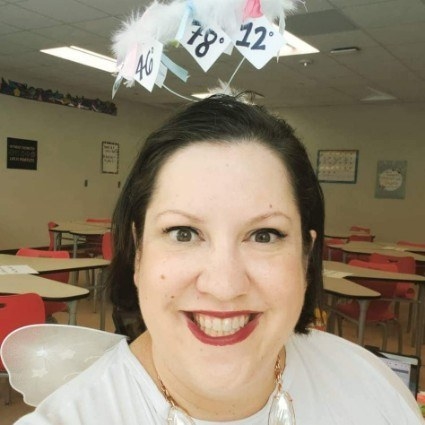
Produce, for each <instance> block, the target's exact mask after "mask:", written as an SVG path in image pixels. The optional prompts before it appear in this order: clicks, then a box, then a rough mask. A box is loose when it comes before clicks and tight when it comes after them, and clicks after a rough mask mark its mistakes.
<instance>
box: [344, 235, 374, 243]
mask: <svg viewBox="0 0 425 425" xmlns="http://www.w3.org/2000/svg"><path fill="white" fill-rule="evenodd" d="M353 241H363V242H372V241H373V235H350V236H349V237H348V242H353Z"/></svg>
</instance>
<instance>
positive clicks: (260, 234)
mask: <svg viewBox="0 0 425 425" xmlns="http://www.w3.org/2000/svg"><path fill="white" fill-rule="evenodd" d="M284 236H285V235H284V234H283V233H282V232H279V231H278V230H276V229H260V230H257V231H255V232H254V233H253V234H252V236H251V238H252V239H253V240H254V242H258V243H273V242H276V241H277V240H278V239H282V238H283V237H284Z"/></svg>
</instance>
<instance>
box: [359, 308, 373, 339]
mask: <svg viewBox="0 0 425 425" xmlns="http://www.w3.org/2000/svg"><path fill="white" fill-rule="evenodd" d="M357 301H358V303H359V307H360V314H359V340H358V342H359V345H364V329H365V325H366V313H367V308H368V307H369V303H370V300H357Z"/></svg>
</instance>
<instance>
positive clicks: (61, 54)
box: [40, 46, 117, 73]
mask: <svg viewBox="0 0 425 425" xmlns="http://www.w3.org/2000/svg"><path fill="white" fill-rule="evenodd" d="M40 51H41V52H43V53H47V54H48V55H52V56H57V57H58V58H62V59H67V60H70V61H72V62H77V63H80V64H82V65H86V66H91V67H92V68H97V69H101V70H102V71H106V72H110V73H113V72H116V70H117V62H116V60H115V59H112V58H110V57H108V56H104V55H100V54H99V53H96V52H91V51H90V50H86V49H82V48H81V47H77V46H69V47H68V46H67V47H57V48H54V49H43V50H40Z"/></svg>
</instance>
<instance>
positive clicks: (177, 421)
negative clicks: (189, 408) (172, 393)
mask: <svg viewBox="0 0 425 425" xmlns="http://www.w3.org/2000/svg"><path fill="white" fill-rule="evenodd" d="M167 422H168V425H195V422H193V420H192V418H191V417H190V416H188V415H187V414H186V413H185V412H184V411H183V410H182V409H180V408H179V407H176V406H172V407H171V408H170V410H169V412H168V418H167Z"/></svg>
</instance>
